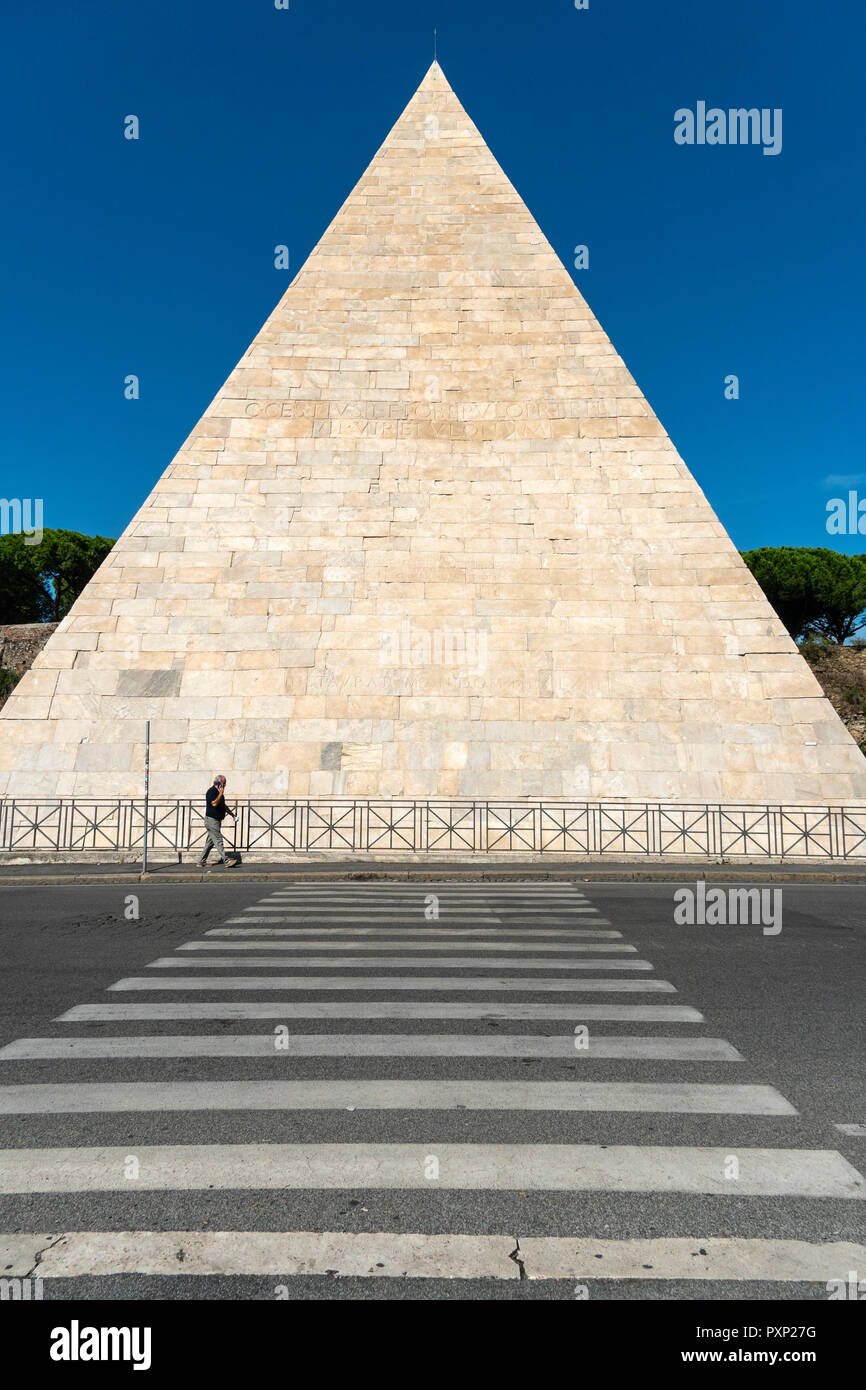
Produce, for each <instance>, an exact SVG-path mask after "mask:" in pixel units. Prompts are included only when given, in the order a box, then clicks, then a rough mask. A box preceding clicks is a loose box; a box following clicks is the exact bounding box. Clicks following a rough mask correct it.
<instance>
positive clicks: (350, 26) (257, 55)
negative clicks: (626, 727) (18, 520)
mask: <svg viewBox="0 0 866 1390" xmlns="http://www.w3.org/2000/svg"><path fill="white" fill-rule="evenodd" d="M11 8H12V7H7V13H6V15H5V16H4V19H3V22H2V27H3V31H4V40H3V44H2V53H0V78H2V81H0V117H2V121H3V129H4V155H3V191H4V195H5V196H4V203H5V205H6V216H5V217H4V218H3V220H2V227H0V255H2V264H3V268H4V275H3V282H4V284H3V295H2V304H3V308H2V319H3V332H2V334H0V394H2V397H3V410H2V414H0V447H2V473H0V491H2V494H3V495H4V496H6V497H15V496H17V497H42V498H44V504H45V525H46V526H65V527H70V528H72V529H75V530H82V531H85V532H90V533H95V532H98V533H101V534H104V535H112V536H116V535H118V534H119V533H120V531H121V530H122V529H123V527H124V526H125V525H126V523H127V522H128V520H129V519H130V517H131V516H132V514H133V512H134V511H135V510H136V508H137V507H138V506H139V505H140V503H141V501H142V500H143V499H144V497H145V496H146V495H147V493H148V491H149V490H150V488H151V487H152V485H153V483H154V482H155V481H156V479H157V478H158V476H159V475H160V474H161V473H162V471H163V470H164V468H165V467H166V466H167V464H168V463H169V462H170V460H171V458H172V456H173V454H174V453H175V451H176V449H177V448H178V446H179V445H180V444H181V443H182V441H183V440H184V438H185V437H186V435H187V434H188V433H189V431H190V429H191V428H192V426H193V425H194V424H195V422H196V420H197V419H198V417H199V415H200V414H201V412H202V411H203V409H204V408H205V406H206V405H207V404H208V403H209V401H210V400H211V399H212V397H213V396H214V394H215V393H216V391H217V390H218V388H219V386H220V385H221V383H222V382H223V380H224V379H225V377H226V376H227V375H228V373H229V371H230V370H231V368H232V367H233V366H234V364H235V362H236V361H237V360H238V359H239V358H240V356H241V355H242V353H243V352H244V351H245V349H246V347H247V346H248V344H249V342H250V340H251V339H252V337H253V336H254V335H255V333H256V331H257V329H258V328H259V326H260V324H261V323H262V321H263V320H264V319H265V317H266V316H267V315H268V313H269V312H270V311H271V309H272V308H273V306H274V304H275V303H276V301H277V300H278V299H279V297H280V295H281V294H282V293H283V291H284V289H285V287H286V284H287V276H286V273H285V272H280V271H277V270H276V269H275V268H274V264H273V259H274V258H273V248H274V246H275V245H276V244H277V243H285V244H287V245H288V246H289V248H290V253H291V262H292V268H291V272H290V276H291V274H294V272H295V271H296V270H297V269H298V267H299V266H300V264H301V263H302V261H303V260H304V259H305V257H306V255H307V254H308V252H309V251H310V249H311V248H312V246H313V245H314V244H315V242H316V241H317V240H318V237H319V236H320V235H321V233H322V232H323V231H324V229H325V227H326V225H327V224H328V222H329V221H330V220H331V218H332V217H333V215H334V213H335V212H336V210H337V208H338V207H339V205H340V203H341V202H342V200H343V199H344V197H345V196H346V194H347V193H348V191H349V190H350V189H351V187H352V186H353V185H354V183H355V182H356V181H357V179H358V178H359V177H360V175H361V173H362V172H363V170H364V168H365V167H366V165H367V164H368V162H369V160H370V159H371V157H372V156H373V154H374V153H375V151H376V149H377V148H378V146H379V144H380V143H381V141H382V140H383V139H384V137H385V135H386V134H387V132H388V130H389V128H390V127H391V125H392V124H393V122H394V120H395V119H396V118H397V116H398V115H399V113H400V112H401V110H402V109H403V107H404V106H405V104H406V102H407V101H408V100H409V98H410V97H411V95H412V93H413V91H414V90H415V88H416V86H417V85H418V83H419V82H420V80H421V78H422V77H423V75H424V72H425V71H426V69H427V67H428V65H429V62H430V59H431V56H432V31H433V28H434V25H435V26H436V27H437V28H438V30H439V57H440V60H441V62H442V65H443V67H444V70H445V73H446V75H447V77H448V79H449V81H450V82H451V84H452V86H453V87H454V89H455V91H456V93H457V95H458V97H459V98H460V99H461V101H462V102H463V104H464V106H465V107H466V109H467V110H468V112H469V114H470V116H471V117H472V118H473V120H474V121H475V123H476V124H477V125H478V126H479V128H480V130H481V132H482V134H483V135H484V137H485V138H486V140H487V141H488V143H489V145H490V147H491V149H492V150H493V153H494V154H495V155H496V157H497V158H498V159H499V161H500V163H501V164H502V165H503V167H504V169H505V171H506V173H507V174H508V175H509V177H510V178H511V179H512V181H513V182H514V184H515V185H516V187H517V189H518V191H519V192H520V193H521V194H522V196H523V197H524V198H525V200H526V202H527V203H528V205H529V208H530V210H531V211H532V212H533V214H534V215H535V217H536V218H537V220H538V221H539V223H540V224H541V226H542V228H543V229H544V231H545V233H546V234H547V236H548V237H549V238H550V240H551V242H552V243H553V245H554V247H555V248H556V250H557V251H558V253H559V255H560V256H561V257H562V259H563V260H564V261H565V263H566V264H567V265H569V266H571V265H572V262H573V248H574V247H575V245H577V244H579V243H580V244H586V245H588V246H589V248H590V268H589V269H588V270H584V271H577V270H574V271H573V272H572V273H573V275H574V278H575V280H576V282H577V283H578V285H579V287H580V289H581V291H582V292H583V293H584V294H585V295H586V297H587V299H588V301H589V303H590V306H591V307H592V309H593V310H594V312H595V313H596V314H597V316H598V317H599V319H600V321H601V323H602V325H603V327H604V328H605V329H606V331H607V332H608V333H609V334H610V336H611V338H612V339H613V341H614V343H615V345H616V347H617V349H618V351H619V352H620V353H621V354H622V356H623V357H624V359H625V361H626V363H627V364H628V366H629V367H630V369H631V371H632V372H633V373H634V375H635V377H636V379H637V381H638V383H639V384H640V386H641V387H642V388H643V390H644V391H645V393H646V395H647V397H648V399H649V401H650V403H651V404H652V405H653V407H654V408H655V410H656V411H657V413H658V415H659V417H660V418H661V420H662V422H663V424H664V425H665V427H666V428H667V430H668V431H669V433H670V434H671V437H672V438H673V440H674V442H675V444H676V445H677V447H678V448H679V450H680V452H681V454H682V455H683V457H684V459H685V460H686V463H687V464H688V465H689V467H690V468H691V470H692V472H693V473H694V474H695V476H696V477H697V479H698V481H699V482H700V483H701V485H702V487H703V488H704V490H705V491H706V493H707V495H708V496H709V498H710V500H711V501H712V503H713V505H714V506H715V508H716V510H717V511H718V513H719V515H720V517H721V519H722V521H723V522H724V524H725V525H726V526H727V528H728V530H729V532H730V534H731V535H732V537H733V539H734V541H735V542H736V544H737V545H738V546H740V547H741V548H747V547H751V546H757V545H761V544H775V545H778V544H792V545H822V544H832V545H834V546H837V547H838V548H840V549H845V550H849V551H861V550H866V541H864V540H863V538H862V537H859V536H852V537H833V538H830V537H828V535H827V532H826V529H825V508H826V503H827V501H828V499H829V498H831V497H833V496H838V495H840V493H847V490H848V488H849V487H852V488H855V489H858V488H859V491H860V494H861V495H862V496H864V497H866V459H864V451H863V428H862V421H863V399H864V390H863V383H864V379H866V371H864V365H866V364H864V360H863V324H862V319H863V305H864V256H863V242H864V215H863V214H864V198H866V194H864V180H863V167H864V151H863V117H862V98H861V96H860V93H861V91H862V75H861V71H860V67H861V62H862V53H863V49H864V39H866V21H864V18H863V11H862V8H861V7H860V6H857V5H855V4H854V3H853V0H849V3H847V4H836V5H816V4H814V3H810V4H807V3H805V0H727V3H725V4H718V5H712V6H710V5H705V4H696V3H695V0H656V3H649V2H648V0H645V3H640V2H639V0H589V8H588V9H587V10H581V11H579V10H576V9H575V7H574V3H573V0H533V3H531V4H530V3H528V0H524V3H522V4H517V3H514V2H513V0H502V3H498V4H494V3H488V0H477V3H473V0H412V3H411V4H408V3H407V2H406V0H368V3H365V4H363V5H360V4H355V3H349V0H291V8H290V9H289V10H288V11H282V10H276V9H275V7H274V4H273V0H207V3H205V0H145V3H141V4H137V5H126V4H117V3H116V0H110V3H109V0H88V3H87V5H86V6H81V5H72V4H68V3H65V2H64V0H45V3H41V4H39V5H35V6H29V7H24V6H17V7H15V11H14V12H12V13H10V12H9V11H10V10H11ZM701 100H703V101H706V102H707V104H708V106H714V105H715V106H719V107H722V108H725V109H727V108H729V107H739V106H746V107H752V106H756V107H759V108H771V109H774V108H781V109H782V110H783V112H784V117H783V148H782V152H781V154H779V155H778V156H775V157H774V156H765V155H763V153H762V151H761V149H760V148H759V147H757V148H756V147H745V148H743V147H739V146H718V147H710V146H702V147H701V146H692V147H688V146H678V145H676V144H675V142H674V139H673V131H674V112H675V111H676V110H677V109H678V108H680V107H691V108H693V109H694V108H695V106H696V103H697V102H698V101H701ZM130 113H134V114H136V115H138V116H139V118H140V121H141V138H140V140H139V141H138V142H131V141H127V140H125V139H124V138H123V118H124V117H125V116H126V115H128V114H130ZM290 276H289V278H290ZM127 373H135V374H137V375H138V376H139V377H140V379H141V399H140V400H138V401H135V402H129V401H126V400H124V396H123V382H124V378H125V376H126V375H127ZM731 373H734V374H736V375H737V376H738V377H739V381H740V399H739V400H736V401H730V400H726V399H725V397H724V382H725V378H726V376H728V375H729V374H731ZM835 479H840V480H844V481H840V482H836V481H832V480H835Z"/></svg>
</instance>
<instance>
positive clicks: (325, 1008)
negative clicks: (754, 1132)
mask: <svg viewBox="0 0 866 1390" xmlns="http://www.w3.org/2000/svg"><path fill="white" fill-rule="evenodd" d="M204 1018H209V1019H222V1020H224V1021H226V1020H235V1021H240V1020H243V1019H252V1018H274V1019H290V1018H291V1019H294V1018H407V1019H408V1018H425V1019H430V1020H432V1019H439V1020H444V1019H453V1018H464V1019H469V1018H475V1019H487V1020H501V1021H503V1022H505V1021H508V1020H522V1021H524V1022H533V1023H549V1022H553V1021H555V1020H557V1019H561V1020H563V1021H565V1022H569V1021H570V1022H572V1023H587V1022H593V1023H703V1021H704V1018H703V1014H700V1013H698V1011H697V1009H693V1008H692V1007H691V1006H690V1005H688V1004H585V1003H583V1002H582V1001H577V1000H571V999H567V1000H566V999H563V1000H557V1001H554V1002H552V1003H545V1004H525V1003H522V1002H521V1003H512V1002H510V1001H508V1002H506V1001H504V1000H498V999H497V1000H487V1001H485V1002H484V1003H477V1002H475V1001H468V1000H467V1001H466V1002H464V1001H462V1000H461V1002H460V1003H456V1004H452V1003H451V1001H450V1000H443V1001H442V1003H436V1004H431V1003H428V1002H427V1001H426V1000H420V999H419V1000H412V1001H408V1000H407V1001H404V1000H401V999H377V1000H375V1001H370V1002H369V1003H367V1002H363V1003H362V1002H360V1001H358V1000H354V999H353V1000H348V999H347V1000H338V1001H331V1000H321V1001H320V1000H304V1002H303V1003H295V1002H294V1001H293V1000H289V999H275V1000H274V1001H273V1003H271V1004H265V1003H261V1002H259V1001H258V1000H232V1002H231V1003H230V1004H229V1003H226V1004H223V1003H207V1004H198V1003H192V1002H188V1001H186V1000H184V1001H181V1002H176V1003H175V1002H172V1003H171V1004H75V1005H73V1007H72V1008H71V1009H67V1011H66V1013H65V1014H60V1015H59V1017H58V1018H57V1019H56V1020H55V1022H57V1023H119V1022H125V1023H140V1022H142V1021H150V1022H157V1021H160V1022H165V1021H166V1020H176V1021H179V1020H181V1019H185V1020H188V1021H191V1020H197V1019H204Z"/></svg>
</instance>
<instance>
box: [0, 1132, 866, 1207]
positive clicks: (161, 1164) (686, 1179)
mask: <svg viewBox="0 0 866 1390" xmlns="http://www.w3.org/2000/svg"><path fill="white" fill-rule="evenodd" d="M135 1156H136V1158H137V1159H138V1163H139V1177H138V1178H137V1179H136V1180H135V1182H136V1187H137V1189H138V1190H144V1191H147V1190H163V1191H164V1190H166V1189H171V1188H177V1189H193V1188H198V1189H211V1188H250V1187H261V1188H265V1189H269V1188H295V1189H298V1190H305V1189H307V1190H308V1189H311V1188H313V1189H315V1188H338V1189H340V1190H341V1191H345V1190H347V1189H352V1188H368V1189H387V1188H421V1187H425V1186H428V1187H429V1186H432V1185H433V1184H434V1183H435V1184H436V1186H437V1187H438V1188H440V1189H451V1190H454V1191H461V1190H464V1191H484V1190H487V1189H489V1190H490V1191H509V1192H514V1191H517V1190H525V1189H529V1188H533V1189H535V1190H536V1191H539V1192H696V1193H709V1194H713V1193H717V1194H719V1195H725V1196H730V1195H731V1193H732V1188H731V1182H730V1179H729V1178H728V1177H726V1175H725V1174H726V1165H727V1164H728V1162H729V1160H730V1153H729V1151H728V1149H727V1148H697V1147H692V1146H688V1147H686V1146H682V1147H676V1148H673V1147H668V1146H656V1145H650V1144H646V1145H644V1144H641V1145H621V1144H617V1145H605V1146H602V1145H599V1144H436V1145H435V1146H434V1145H432V1144H184V1145H171V1144H166V1145H138V1146H137V1148H136V1155H135ZM128 1157H129V1146H128V1145H124V1146H123V1147H120V1148H118V1147H108V1148H99V1149H96V1148H85V1147H75V1148H56V1149H23V1148H22V1149H4V1150H2V1151H0V1192H97V1191H108V1192H118V1191H120V1192H123V1191H129V1189H130V1179H129V1176H128V1164H127V1159H128ZM431 1157H435V1159H436V1172H437V1173H438V1176H437V1177H436V1178H425V1176H424V1174H425V1166H426V1168H427V1169H428V1171H429V1170H430V1164H429V1160H430V1158H431ZM739 1158H740V1174H739V1178H738V1180H737V1185H736V1188H735V1189H734V1191H736V1194H737V1196H738V1197H752V1196H760V1195H765V1196H784V1195H792V1196H800V1197H844V1198H848V1199H854V1198H856V1199H859V1200H863V1198H864V1197H866V1179H864V1178H863V1177H861V1176H860V1174H859V1173H858V1172H857V1171H856V1169H855V1168H853V1167H852V1166H851V1164H850V1163H848V1162H846V1160H845V1159H844V1158H843V1157H842V1155H841V1154H839V1153H835V1152H833V1151H832V1150H831V1151H823V1150H810V1149H755V1148H749V1149H741V1150H740V1151H739Z"/></svg>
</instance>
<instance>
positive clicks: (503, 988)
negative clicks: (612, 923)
mask: <svg viewBox="0 0 866 1390" xmlns="http://www.w3.org/2000/svg"><path fill="white" fill-rule="evenodd" d="M108 988H109V989H110V990H119V991H123V990H132V991H136V990H142V991H145V992H147V993H150V992H151V991H153V990H164V989H180V990H195V989H206V990H220V989H243V990H247V989H255V990H260V991H261V990H275V989H285V990H293V991H300V992H303V993H307V992H309V991H311V990H319V989H322V990H330V991H337V990H350V991H352V992H356V993H357V992H361V993H363V992H366V991H369V990H373V991H376V990H392V989H400V990H433V991H435V992H438V991H444V992H447V993H450V992H451V990H457V991H463V990H468V991H472V992H474V993H476V994H479V993H482V994H489V993H492V992H494V991H495V992H497V993H503V992H504V993H509V992H510V993H514V994H546V993H553V994H576V993H580V994H586V993H594V994H607V993H616V994H623V993H632V992H634V993H638V992H639V993H642V994H648V993H660V994H662V993H664V994H673V993H674V992H675V991H674V987H673V985H672V984H670V983H669V981H668V980H596V979H581V980H559V979H551V980H539V979H536V978H535V977H532V978H530V979H527V980H506V979H502V978H499V977H498V976H489V977H488V976H486V975H476V976H469V978H466V977H465V976H463V977H462V978H460V979H440V978H439V977H438V976H426V975H412V976H407V977H405V978H404V977H401V976H390V975H381V976H380V975H351V976H343V975H270V976H263V975H229V976H225V975H220V976H219V977H218V978H207V979H206V978H205V977H204V976H202V975H183V976H180V977H177V976H171V977H170V978H169V977H166V976H159V977H158V976H156V975H130V976H129V977H128V978H126V979H123V980H117V981H116V982H115V983H114V984H113V985H109V986H108Z"/></svg>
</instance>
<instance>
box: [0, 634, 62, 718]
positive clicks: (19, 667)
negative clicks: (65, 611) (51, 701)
mask: <svg viewBox="0 0 866 1390" xmlns="http://www.w3.org/2000/svg"><path fill="white" fill-rule="evenodd" d="M57 626H58V625H57V623H9V624H7V625H5V626H0V709H2V707H3V705H4V703H5V701H6V698H7V696H8V695H9V693H10V691H9V690H7V689H6V685H7V678H6V676H5V675H4V674H3V673H5V672H10V673H11V674H12V675H14V676H23V675H24V672H25V671H29V670H30V667H31V666H32V665H33V662H34V661H35V659H36V657H37V656H38V655H39V653H40V652H41V651H42V648H43V647H44V646H45V643H46V642H47V641H48V639H49V637H50V636H51V635H52V633H54V632H56V631H57Z"/></svg>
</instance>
